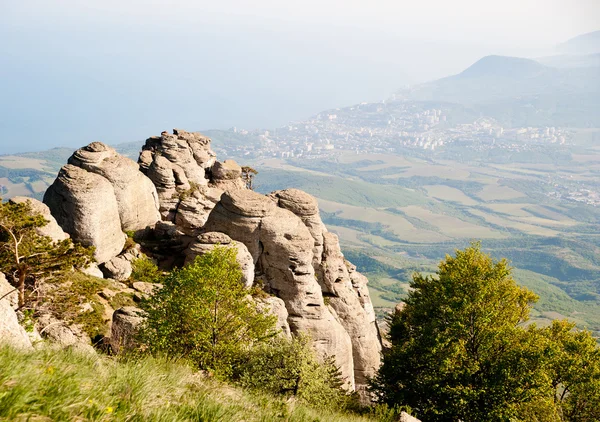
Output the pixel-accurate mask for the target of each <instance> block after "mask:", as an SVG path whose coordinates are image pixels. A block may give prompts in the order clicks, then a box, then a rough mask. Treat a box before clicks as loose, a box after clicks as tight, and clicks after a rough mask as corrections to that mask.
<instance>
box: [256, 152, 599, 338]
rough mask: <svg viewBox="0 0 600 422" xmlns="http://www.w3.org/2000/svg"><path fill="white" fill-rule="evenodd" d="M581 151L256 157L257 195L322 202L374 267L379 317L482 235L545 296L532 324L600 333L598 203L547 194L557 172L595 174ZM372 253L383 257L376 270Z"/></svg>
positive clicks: (592, 159) (347, 247)
mask: <svg viewBox="0 0 600 422" xmlns="http://www.w3.org/2000/svg"><path fill="white" fill-rule="evenodd" d="M575 150H576V153H574V154H573V157H574V159H573V160H564V154H563V153H561V154H557V153H556V151H552V150H551V149H549V151H548V155H549V156H550V158H548V159H547V160H544V161H547V162H543V163H541V164H540V163H536V162H527V161H528V158H523V159H521V157H519V156H517V157H515V160H514V162H512V163H511V162H503V163H502V164H489V163H488V162H487V161H485V159H481V160H478V159H473V158H472V157H469V158H468V159H464V160H463V159H448V156H452V154H453V152H452V151H449V152H448V151H447V152H445V153H440V155H439V156H438V157H434V158H431V157H430V158H424V157H423V156H422V155H419V154H413V155H411V153H409V154H407V155H405V156H399V155H391V154H365V155H357V154H356V153H354V152H348V153H341V154H340V155H339V156H337V157H335V158H333V159H327V160H305V161H302V160H300V159H296V160H285V161H284V160H279V159H270V160H262V161H261V160H258V161H257V162H253V163H252V164H253V165H254V166H256V167H257V168H258V169H259V171H260V174H259V176H258V177H257V186H258V189H259V190H260V191H261V192H270V191H272V190H276V189H282V188H285V187H296V188H299V189H303V190H306V191H307V192H309V193H311V194H313V195H315V196H316V197H317V198H318V200H319V205H320V209H321V213H322V218H323V220H324V222H325V223H326V224H327V225H328V227H330V229H331V230H332V231H334V232H336V233H337V234H338V235H339V236H340V239H341V242H342V248H343V250H344V252H345V253H346V255H347V256H349V257H350V258H354V259H355V260H358V262H354V261H353V262H354V263H355V264H357V265H358V267H359V270H361V271H364V272H365V273H366V274H367V275H368V277H369V280H370V290H371V295H372V300H373V303H374V305H375V307H376V308H377V309H378V314H379V315H380V316H383V315H384V314H385V312H387V311H388V310H389V309H390V308H391V307H393V306H394V305H395V303H397V302H398V301H399V300H401V299H402V297H403V296H404V295H405V294H406V291H407V286H408V282H409V281H410V278H411V274H412V272H413V271H415V270H417V271H426V272H431V271H434V270H435V266H436V265H437V263H438V262H439V260H441V259H443V257H444V256H445V254H446V253H452V252H453V251H454V249H456V248H462V247H464V246H466V245H467V244H468V243H469V242H470V241H471V240H481V241H482V247H483V248H484V250H487V251H488V252H489V253H491V254H492V255H493V256H494V257H496V258H498V259H499V258H502V257H506V258H508V259H509V260H510V261H511V263H512V265H513V266H514V267H515V271H514V276H515V279H516V280H517V281H518V282H519V283H521V284H522V285H524V286H526V287H528V288H530V289H531V290H533V291H534V292H536V293H537V294H538V295H539V296H540V300H539V302H538V303H537V304H536V307H535V315H534V318H532V321H533V322H536V323H540V324H545V323H547V322H548V321H549V320H551V319H553V318H569V319H571V320H573V321H575V322H577V323H578V324H580V325H581V326H584V327H588V328H591V329H593V330H595V331H598V332H600V230H599V229H598V227H599V226H600V207H594V206H592V205H586V204H580V203H576V202H573V201H570V202H569V201H565V200H560V199H557V198H554V197H551V196H550V195H548V193H549V192H551V191H552V190H553V189H555V185H556V184H557V183H562V182H561V180H567V181H568V182H565V183H578V181H581V180H590V178H593V177H596V178H597V177H598V176H599V175H600V167H598V166H595V167H594V166H590V165H588V164H592V163H596V162H597V160H596V157H597V156H598V153H597V151H596V150H594V149H592V148H590V147H589V146H584V147H581V146H580V147H576V148H575ZM588 154H589V155H588ZM525 155H526V154H524V156H525ZM554 156H560V157H562V158H561V160H558V159H553V158H552V157H554ZM524 161H525V162H524ZM581 163H585V164H586V165H581ZM596 180H597V179H596ZM557 181H558V182H557ZM369 259H374V260H375V261H376V262H385V265H383V266H382V267H378V268H376V269H374V268H373V265H371V264H372V263H371V264H369V263H368V260H369ZM351 260H352V259H351Z"/></svg>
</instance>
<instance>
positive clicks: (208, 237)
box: [184, 232, 254, 287]
mask: <svg viewBox="0 0 600 422" xmlns="http://www.w3.org/2000/svg"><path fill="white" fill-rule="evenodd" d="M217 245H220V246H226V247H233V248H236V250H237V254H236V260H237V262H238V264H240V269H241V271H242V279H241V282H242V284H243V285H244V286H245V287H252V284H253V283H254V261H253V259H252V256H251V255H250V252H248V248H247V247H246V245H244V244H243V243H241V242H237V241H235V240H231V238H230V237H229V236H227V235H226V234H225V233H219V232H207V233H203V234H201V235H200V236H198V237H197V238H196V240H194V241H192V243H190V245H189V246H188V248H187V249H186V250H185V251H184V255H185V264H186V265H187V264H189V263H191V262H193V261H194V259H195V258H196V257H197V256H202V255H204V254H205V253H207V252H210V251H212V250H213V249H214V248H215V247H216V246H217Z"/></svg>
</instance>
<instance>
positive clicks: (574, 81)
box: [394, 56, 600, 127]
mask: <svg viewBox="0 0 600 422" xmlns="http://www.w3.org/2000/svg"><path fill="white" fill-rule="evenodd" d="M394 98H395V99H400V100H413V101H444V102H452V103H458V104H463V105H467V106H471V107H476V108H478V109H480V111H482V112H483V114H484V115H488V116H490V117H494V118H496V119H498V120H499V121H500V122H502V123H503V124H505V125H507V126H521V125H524V126H534V125H540V126H544V125H549V126H574V127H597V126H600V113H598V112H597V110H598V107H599V106H600V67H585V68H554V67H550V66H545V65H543V64H541V63H539V62H537V61H535V60H530V59H523V58H518V57H504V56H487V57H484V58H482V59H480V60H479V61H478V62H476V63H474V64H473V65H472V66H470V67H469V68H467V69H465V70H464V71H463V72H461V73H459V74H457V75H453V76H449V77H446V78H443V79H438V80H436V81H433V82H428V83H425V84H421V85H416V86H414V87H411V88H408V89H402V90H399V91H397V92H396V94H395V95H394Z"/></svg>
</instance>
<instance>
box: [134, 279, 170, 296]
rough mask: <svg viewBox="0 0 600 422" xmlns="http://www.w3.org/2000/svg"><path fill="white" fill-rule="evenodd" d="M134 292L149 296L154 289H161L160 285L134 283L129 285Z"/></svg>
mask: <svg viewBox="0 0 600 422" xmlns="http://www.w3.org/2000/svg"><path fill="white" fill-rule="evenodd" d="M131 286H132V287H133V288H134V289H135V290H137V291H138V292H140V293H143V294H145V295H151V294H152V293H154V291H155V290H156V289H160V288H162V286H163V285H162V284H160V283H148V282H146V281H134V282H133V283H132V285H131Z"/></svg>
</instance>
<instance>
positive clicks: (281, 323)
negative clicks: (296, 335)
mask: <svg viewBox="0 0 600 422" xmlns="http://www.w3.org/2000/svg"><path fill="white" fill-rule="evenodd" d="M254 300H255V301H256V302H257V303H258V304H259V306H261V307H262V309H264V311H265V312H267V313H270V314H271V315H274V316H275V317H276V318H277V323H276V327H277V329H278V330H279V334H280V335H282V336H284V337H287V338H291V337H292V330H290V324H288V321H287V320H288V317H289V314H288V311H287V309H286V307H285V302H284V301H283V299H280V298H278V297H276V296H268V297H264V298H263V297H258V298H255V299H254Z"/></svg>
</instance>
